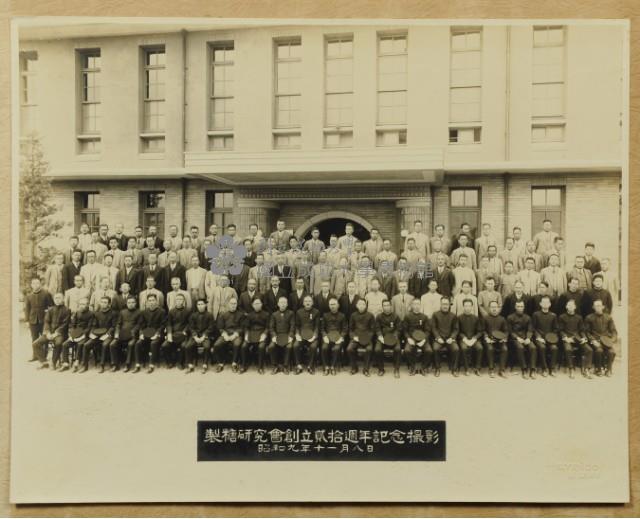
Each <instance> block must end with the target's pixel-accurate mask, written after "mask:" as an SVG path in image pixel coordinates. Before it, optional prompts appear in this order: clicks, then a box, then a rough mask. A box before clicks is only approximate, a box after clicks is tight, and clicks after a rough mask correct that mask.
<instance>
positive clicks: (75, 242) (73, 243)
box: [64, 235, 83, 265]
mask: <svg viewBox="0 0 640 519" xmlns="http://www.w3.org/2000/svg"><path fill="white" fill-rule="evenodd" d="M76 251H78V252H79V253H80V262H81V263H82V258H83V252H82V249H81V248H80V245H79V239H78V237H77V236H75V235H74V236H71V237H70V238H69V248H68V249H67V250H66V251H64V263H65V265H66V264H67V263H71V261H72V259H73V253H74V252H76Z"/></svg>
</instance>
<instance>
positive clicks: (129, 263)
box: [116, 254, 142, 296]
mask: <svg viewBox="0 0 640 519" xmlns="http://www.w3.org/2000/svg"><path fill="white" fill-rule="evenodd" d="M122 283H127V284H128V285H129V287H130V289H131V293H132V294H133V295H134V296H137V295H138V294H139V293H140V290H142V276H141V272H140V270H138V269H137V268H136V267H134V266H133V256H132V255H131V254H125V255H124V266H123V267H122V268H121V269H120V273H119V276H118V288H117V289H116V290H117V291H120V285H121V284H122Z"/></svg>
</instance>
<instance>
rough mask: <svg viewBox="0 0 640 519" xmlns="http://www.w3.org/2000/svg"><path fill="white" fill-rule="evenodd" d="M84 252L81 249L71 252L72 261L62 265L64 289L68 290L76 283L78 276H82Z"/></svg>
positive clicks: (64, 290)
mask: <svg viewBox="0 0 640 519" xmlns="http://www.w3.org/2000/svg"><path fill="white" fill-rule="evenodd" d="M81 272H82V252H80V250H79V249H76V250H74V251H73V252H72V253H71V261H70V262H69V263H67V264H66V265H65V266H64V267H62V290H63V292H66V291H67V290H69V289H70V288H71V287H73V285H74V279H75V277H76V276H80V277H82V274H81ZM83 279H84V278H83Z"/></svg>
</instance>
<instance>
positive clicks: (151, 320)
mask: <svg viewBox="0 0 640 519" xmlns="http://www.w3.org/2000/svg"><path fill="white" fill-rule="evenodd" d="M166 322H167V314H166V312H165V311H164V308H160V307H159V306H158V298H157V297H156V296H154V295H153V294H151V295H148V296H147V305H146V308H145V309H144V310H143V311H142V312H141V314H140V336H139V338H138V341H137V342H136V345H135V360H136V366H135V368H134V369H133V372H134V373H138V372H139V371H140V368H141V366H142V364H144V362H145V361H146V360H147V359H148V358H149V353H150V354H151V362H150V363H149V368H148V370H147V372H148V373H153V370H154V369H155V366H156V363H157V362H158V360H159V357H160V345H161V344H162V342H163V332H164V328H165V325H166Z"/></svg>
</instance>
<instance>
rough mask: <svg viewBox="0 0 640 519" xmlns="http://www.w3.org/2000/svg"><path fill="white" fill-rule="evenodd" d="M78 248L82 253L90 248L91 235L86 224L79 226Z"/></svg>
mask: <svg viewBox="0 0 640 519" xmlns="http://www.w3.org/2000/svg"><path fill="white" fill-rule="evenodd" d="M78 247H80V250H81V251H82V252H83V253H84V252H87V251H88V250H89V248H90V247H91V233H90V232H89V226H88V225H87V224H86V223H84V222H83V223H82V224H81V225H80V234H78Z"/></svg>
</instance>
